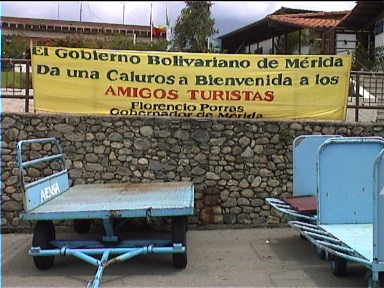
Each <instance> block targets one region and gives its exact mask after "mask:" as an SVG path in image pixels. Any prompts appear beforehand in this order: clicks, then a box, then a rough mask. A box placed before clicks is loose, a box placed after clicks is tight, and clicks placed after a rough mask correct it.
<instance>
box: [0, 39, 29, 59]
mask: <svg viewBox="0 0 384 288" xmlns="http://www.w3.org/2000/svg"><path fill="white" fill-rule="evenodd" d="M1 43H2V49H1V58H15V59H23V58H25V57H26V53H27V51H28V49H29V42H28V40H27V39H25V38H24V37H23V35H14V36H11V37H9V36H5V35H2V36H1Z"/></svg>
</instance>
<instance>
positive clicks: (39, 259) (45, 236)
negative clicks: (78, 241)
mask: <svg viewBox="0 0 384 288" xmlns="http://www.w3.org/2000/svg"><path fill="white" fill-rule="evenodd" d="M55 238H56V235H55V226H54V225H53V223H52V221H38V222H37V223H36V226H35V229H34V230H33V239H32V247H40V248H41V249H51V248H53V246H52V245H51V244H50V243H49V242H50V241H52V240H55ZM54 260H55V256H33V262H34V263H35V266H36V268H37V269H39V270H47V269H49V268H51V267H52V266H53V262H54Z"/></svg>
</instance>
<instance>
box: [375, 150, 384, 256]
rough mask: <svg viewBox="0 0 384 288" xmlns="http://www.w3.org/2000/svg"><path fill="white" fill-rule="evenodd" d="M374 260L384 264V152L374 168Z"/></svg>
mask: <svg viewBox="0 0 384 288" xmlns="http://www.w3.org/2000/svg"><path fill="white" fill-rule="evenodd" d="M374 185H375V190H374V198H373V199H374V200H373V204H374V210H373V211H374V212H373V213H374V214H373V259H375V262H376V263H378V262H384V150H382V151H381V152H380V154H379V155H378V157H377V159H376V161H375V167H374Z"/></svg>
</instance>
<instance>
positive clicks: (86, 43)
mask: <svg viewBox="0 0 384 288" xmlns="http://www.w3.org/2000/svg"><path fill="white" fill-rule="evenodd" d="M167 44H168V43H167V41H166V40H162V39H160V40H155V41H154V42H152V43H150V42H146V41H142V40H141V41H136V43H134V42H133V37H131V36H128V37H127V36H123V35H113V36H110V37H106V38H104V39H86V38H84V37H80V36H68V37H67V38H65V39H57V40H50V41H49V43H47V45H49V46H55V47H72V48H91V49H113V50H137V51H165V50H166V49H167Z"/></svg>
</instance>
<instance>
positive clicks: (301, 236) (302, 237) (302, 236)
mask: <svg viewBox="0 0 384 288" xmlns="http://www.w3.org/2000/svg"><path fill="white" fill-rule="evenodd" d="M300 238H301V239H302V240H305V241H308V239H307V238H305V236H304V235H303V233H300Z"/></svg>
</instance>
